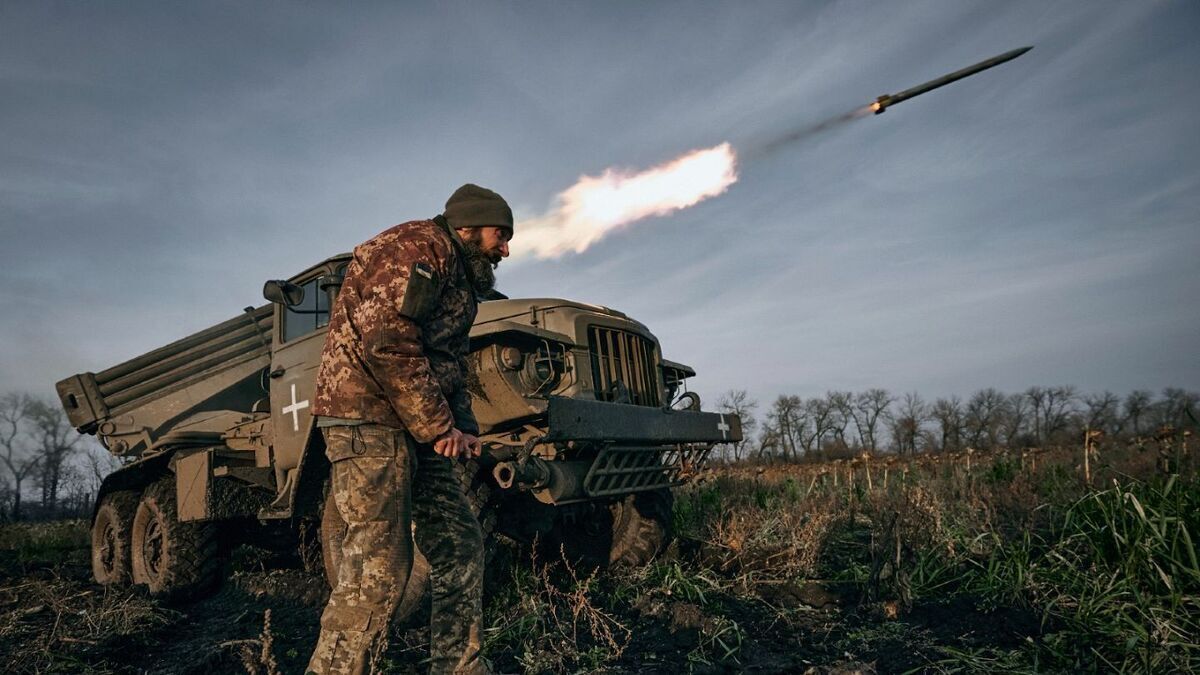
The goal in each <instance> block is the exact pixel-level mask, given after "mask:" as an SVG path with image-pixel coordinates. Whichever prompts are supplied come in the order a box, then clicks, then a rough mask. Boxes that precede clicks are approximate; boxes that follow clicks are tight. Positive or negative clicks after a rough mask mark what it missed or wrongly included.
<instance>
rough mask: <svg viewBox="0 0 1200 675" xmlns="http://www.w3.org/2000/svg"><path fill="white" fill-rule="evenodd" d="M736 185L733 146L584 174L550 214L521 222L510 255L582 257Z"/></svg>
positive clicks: (566, 191) (563, 192)
mask: <svg viewBox="0 0 1200 675" xmlns="http://www.w3.org/2000/svg"><path fill="white" fill-rule="evenodd" d="M735 182H737V154H736V153H735V152H734V150H733V147H732V146H731V145H729V143H722V144H720V145H718V146H715V147H712V148H706V149H701V150H693V151H692V152H689V153H687V154H685V155H683V156H681V157H678V158H676V159H673V160H671V161H669V162H667V163H665V164H660V165H659V166H656V167H653V168H650V169H646V170H645V171H641V172H629V171H622V170H619V169H606V170H605V171H604V173H602V174H601V175H599V176H582V177H581V178H580V179H579V180H578V181H576V182H575V184H574V185H572V186H571V187H569V188H567V189H566V190H564V191H562V192H560V193H559V194H558V197H557V198H556V202H557V205H556V207H555V208H554V209H553V210H552V211H551V212H549V213H546V214H544V215H542V216H539V217H537V218H533V219H530V220H523V221H521V223H520V225H519V226H518V228H517V233H518V234H517V236H516V237H515V238H514V239H513V242H512V244H511V245H510V247H511V249H512V255H513V257H514V258H519V257H524V256H526V255H533V256H536V257H538V258H541V259H546V258H557V257H560V256H562V255H563V254H565V253H568V252H575V253H582V252H584V251H585V250H587V248H588V247H589V246H591V245H592V244H593V243H595V242H597V241H599V240H600V239H602V238H603V237H604V236H605V235H606V234H608V233H609V232H611V231H612V230H615V229H617V228H620V227H621V226H623V225H628V224H629V223H632V222H634V221H638V220H641V219H643V218H648V217H651V216H664V215H667V214H669V213H673V212H675V211H678V210H680V209H685V208H687V207H689V206H693V205H695V204H698V203H700V202H702V201H704V200H705V199H708V198H709V197H715V196H717V195H719V194H721V193H722V192H724V191H725V190H726V189H728V188H729V186H730V185H733V184H734V183H735Z"/></svg>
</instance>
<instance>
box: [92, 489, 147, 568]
mask: <svg viewBox="0 0 1200 675" xmlns="http://www.w3.org/2000/svg"><path fill="white" fill-rule="evenodd" d="M137 507H138V493H136V492H125V491H123V492H110V493H108V494H106V495H104V496H103V497H101V498H100V505H99V506H98V507H97V508H96V517H95V519H93V520H92V577H94V578H95V579H96V583H98V584H102V585H105V586H108V585H115V586H126V585H128V584H129V581H130V578H131V572H130V567H129V563H130V558H131V557H132V553H131V552H130V534H131V532H132V530H133V517H134V515H135V514H136V513H137Z"/></svg>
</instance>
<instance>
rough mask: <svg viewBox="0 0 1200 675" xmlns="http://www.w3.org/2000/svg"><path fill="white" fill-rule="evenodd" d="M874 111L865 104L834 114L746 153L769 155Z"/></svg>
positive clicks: (759, 155) (760, 155) (753, 155)
mask: <svg viewBox="0 0 1200 675" xmlns="http://www.w3.org/2000/svg"><path fill="white" fill-rule="evenodd" d="M872 112H874V109H873V108H872V107H871V106H869V105H865V106H862V107H860V108H855V109H854V110H851V111H849V112H844V113H842V114H840V115H834V116H833V117H830V118H828V119H824V120H821V121H820V122H817V123H816V124H810V125H808V126H805V127H801V128H799V129H795V130H793V131H790V132H788V133H786V134H783V135H781V136H777V137H776V138H773V139H771V140H770V141H768V142H766V143H763V144H762V145H759V146H756V147H755V148H754V149H752V150H750V151H749V152H747V153H745V155H746V156H747V157H748V158H749V157H754V158H757V157H762V156H764V155H769V154H771V153H773V152H775V151H777V150H779V149H780V148H783V147H784V146H787V145H791V144H793V143H799V142H801V141H806V140H808V139H810V138H812V137H814V136H817V135H819V134H822V133H825V132H826V131H830V130H832V129H836V128H838V127H840V126H842V125H843V124H846V123H848V122H852V121H854V120H856V119H860V118H863V117H866V116H868V115H870V114H871V113H872Z"/></svg>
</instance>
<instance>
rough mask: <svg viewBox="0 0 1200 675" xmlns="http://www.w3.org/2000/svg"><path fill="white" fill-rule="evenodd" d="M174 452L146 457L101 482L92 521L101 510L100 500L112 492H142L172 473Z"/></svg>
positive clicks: (127, 465) (118, 470)
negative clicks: (98, 510) (171, 464)
mask: <svg viewBox="0 0 1200 675" xmlns="http://www.w3.org/2000/svg"><path fill="white" fill-rule="evenodd" d="M173 454H175V453H174V452H170V451H168V452H161V453H158V454H157V455H153V456H151V457H145V458H143V459H139V460H137V461H135V462H130V463H129V464H126V465H125V466H123V467H121V468H119V469H117V470H116V471H113V472H112V473H110V474H108V475H107V476H105V477H104V480H103V481H101V482H100V490H99V492H97V493H96V502H95V503H94V504H92V520H93V521H95V519H96V511H97V509H99V508H100V500H101V499H103V498H104V496H105V495H107V494H109V493H110V492H119V491H121V490H141V489H142V488H144V487H146V486H147V485H149V484H151V483H153V482H155V481H156V480H158V479H159V478H162V477H163V476H165V475H167V474H169V473H171V470H170V463H171V455H173Z"/></svg>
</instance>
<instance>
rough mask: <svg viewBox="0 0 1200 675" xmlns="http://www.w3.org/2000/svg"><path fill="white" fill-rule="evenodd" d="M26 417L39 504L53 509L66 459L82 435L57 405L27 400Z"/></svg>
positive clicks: (69, 456) (74, 450) (78, 445)
mask: <svg viewBox="0 0 1200 675" xmlns="http://www.w3.org/2000/svg"><path fill="white" fill-rule="evenodd" d="M27 419H28V422H29V425H30V431H29V433H30V435H31V436H32V437H33V439H34V442H35V451H36V452H37V454H38V468H37V479H38V485H39V486H40V487H41V489H42V506H43V507H45V508H46V509H50V510H53V509H54V508H55V507H56V506H57V505H58V491H59V488H60V487H61V485H62V481H63V478H64V470H65V467H66V466H67V462H68V460H69V459H70V458H71V456H72V455H74V454H75V453H76V452H78V451H79V448H80V444H81V443H82V440H83V436H81V435H80V434H79V433H78V432H76V431H75V429H74V427H72V426H71V423H70V422H69V421H68V420H67V416H66V414H65V413H63V411H62V409H61V408H60V407H58V406H57V405H53V404H51V403H48V402H46V401H41V400H37V399H33V400H31V402H30V404H29V408H28V414H27Z"/></svg>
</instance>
